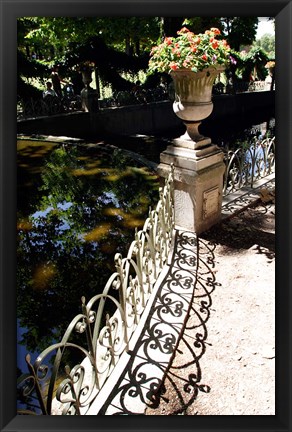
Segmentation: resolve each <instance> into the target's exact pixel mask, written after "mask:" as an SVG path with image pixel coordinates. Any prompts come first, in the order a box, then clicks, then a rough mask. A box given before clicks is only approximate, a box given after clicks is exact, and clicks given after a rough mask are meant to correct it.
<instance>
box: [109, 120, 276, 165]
mask: <svg viewBox="0 0 292 432" xmlns="http://www.w3.org/2000/svg"><path fill="white" fill-rule="evenodd" d="M185 130H186V128H185V126H184V125H183V124H182V126H181V127H179V128H176V129H173V130H171V131H170V132H169V134H165V133H164V134H163V136H160V135H155V136H147V135H135V136H132V137H128V136H127V137H126V136H125V137H121V136H118V137H116V136H115V137H112V138H110V137H107V138H106V141H107V142H109V143H111V144H114V145H116V146H118V147H120V148H124V149H127V150H131V151H133V152H137V153H139V154H140V155H143V156H145V157H146V158H148V159H149V160H151V161H154V162H155V163H159V157H160V153H161V152H162V151H164V150H165V149H166V147H167V146H168V145H169V144H170V142H171V140H172V139H173V138H177V137H179V136H180V135H182V134H184V132H185ZM199 131H200V132H201V133H202V134H203V135H205V136H207V137H210V138H211V139H212V142H213V143H214V144H217V145H218V146H219V147H225V148H226V147H228V148H233V149H234V148H236V147H238V146H240V145H242V144H243V143H244V142H248V141H251V140H252V139H253V137H259V136H266V135H271V136H273V135H275V118H274V117H273V116H271V115H267V114H265V113H258V114H257V115H256V114H254V116H253V117H252V118H249V117H246V118H245V119H244V120H243V119H238V118H228V119H224V120H220V121H217V122H214V121H213V122H212V123H208V122H207V121H206V122H202V124H201V125H200V127H199Z"/></svg>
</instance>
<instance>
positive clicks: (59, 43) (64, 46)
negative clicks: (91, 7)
mask: <svg viewBox="0 0 292 432" xmlns="http://www.w3.org/2000/svg"><path fill="white" fill-rule="evenodd" d="M257 24H258V18H257V17H188V18H185V17H114V18H112V17H21V18H18V51H19V53H18V56H19V59H20V61H19V64H18V93H19V94H22V95H26V94H27V93H29V92H30V91H31V92H32V94H34V91H33V90H32V88H31V87H29V86H28V84H27V82H24V78H27V77H28V76H29V77H45V76H47V77H48V76H49V69H50V68H51V67H52V65H53V64H54V63H59V64H61V65H64V66H65V67H64V70H63V71H62V72H63V76H65V75H64V73H65V74H66V73H68V74H69V73H70V72H71V71H72V67H73V66H74V64H75V65H76V64H78V62H80V61H83V60H90V61H94V63H95V65H96V68H97V71H98V76H99V78H100V79H101V80H102V81H103V83H105V84H111V85H112V87H113V89H116V90H124V89H127V88H129V87H130V85H131V83H130V81H129V80H128V79H125V74H124V73H126V72H127V73H129V72H130V73H132V74H136V73H137V72H138V71H139V70H145V71H147V66H148V60H149V54H150V51H151V48H152V47H153V46H154V45H156V44H157V43H159V42H160V41H161V39H162V38H163V37H165V36H172V35H173V36H174V35H176V32H177V31H178V30H179V29H180V28H181V27H182V26H183V25H187V26H188V28H190V30H192V31H194V32H195V33H199V32H202V31H204V30H206V29H207V28H210V27H218V28H219V29H220V30H221V32H222V35H223V37H224V38H226V39H227V40H228V42H229V44H230V46H231V48H232V49H233V50H235V51H239V49H240V47H241V46H242V45H251V44H252V42H253V41H254V40H255V36H256V29H257ZM25 60H26V61H25Z"/></svg>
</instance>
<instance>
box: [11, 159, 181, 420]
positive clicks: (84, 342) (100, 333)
mask: <svg viewBox="0 0 292 432" xmlns="http://www.w3.org/2000/svg"><path fill="white" fill-rule="evenodd" d="M173 238H174V205H173V167H172V169H171V172H170V174H169V177H168V178H167V179H166V181H165V185H164V188H163V189H162V188H161V189H160V199H159V202H158V204H157V207H156V209H155V210H150V211H149V217H148V218H147V219H146V221H145V223H144V227H143V229H142V230H140V231H136V233H135V240H134V241H133V242H132V244H131V245H130V248H129V251H128V254H127V256H126V257H125V258H123V257H122V256H121V254H116V256H115V266H116V272H115V273H113V274H112V276H111V277H110V278H109V280H108V282H107V284H106V286H105V287H104V289H103V291H102V293H100V294H97V295H96V296H94V297H93V298H91V299H90V300H89V301H88V302H87V303H86V299H85V297H82V299H81V301H82V312H81V313H80V314H79V315H77V316H76V317H75V318H74V319H73V320H72V321H71V323H70V324H69V326H68V327H67V330H66V332H65V334H64V336H63V338H62V340H61V341H60V342H59V343H55V344H53V345H51V346H50V347H48V348H47V349H45V350H44V351H43V352H42V353H40V354H39V355H38V357H37V358H36V360H35V361H34V362H32V361H31V356H30V355H29V354H27V356H26V363H27V366H28V373H27V374H24V375H22V376H21V377H20V378H19V379H18V396H19V400H20V401H22V406H24V407H25V408H24V409H19V412H18V413H19V414H23V415H24V414H43V415H54V414H62V415H84V414H85V413H86V412H87V410H88V409H89V407H90V405H91V403H92V402H93V400H94V399H95V398H96V396H97V395H98V393H99V391H100V390H101V388H102V387H103V385H104V383H105V382H106V380H107V378H108V377H109V375H110V374H111V373H112V371H113V370H114V368H115V367H116V365H117V363H118V361H119V358H120V356H121V355H122V353H123V352H124V351H125V350H127V349H128V342H129V340H130V339H131V337H132V335H133V333H134V331H135V329H136V327H137V325H138V323H139V321H140V318H141V316H142V314H143V311H144V308H145V305H146V303H147V300H148V299H149V297H150V296H151V293H152V289H153V287H154V284H155V282H156V280H157V278H158V275H159V274H160V272H161V271H162V269H163V267H164V265H165V263H166V260H167V258H168V255H169V252H170V248H171V244H172V241H173ZM110 311H112V314H111V312H110ZM73 359H74V360H73ZM35 401H37V407H36V406H35Z"/></svg>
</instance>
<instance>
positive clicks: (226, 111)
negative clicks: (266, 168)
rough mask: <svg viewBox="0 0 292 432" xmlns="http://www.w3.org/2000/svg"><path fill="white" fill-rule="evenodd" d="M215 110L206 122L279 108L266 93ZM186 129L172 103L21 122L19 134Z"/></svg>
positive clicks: (225, 98) (225, 99)
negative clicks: (183, 127) (182, 127)
mask: <svg viewBox="0 0 292 432" xmlns="http://www.w3.org/2000/svg"><path fill="white" fill-rule="evenodd" d="M213 103H214V109H213V112H212V114H211V115H210V117H209V118H208V119H207V120H206V121H208V123H209V122H212V121H214V120H220V119H223V118H224V119H225V118H227V117H228V116H239V117H240V116H243V115H248V114H249V113H252V112H253V111H258V110H261V109H263V110H264V109H265V110H266V109H267V108H269V107H271V108H273V107H274V106H275V92H274V91H273V92H271V91H262V92H250V93H239V94H236V95H224V94H223V95H219V96H214V97H213ZM181 125H182V122H181V120H180V119H179V118H178V117H177V116H176V115H175V114H174V112H173V110H172V103H171V102H170V101H163V102H156V103H150V104H145V105H132V106H123V107H112V108H105V109H101V110H100V111H98V112H96V113H87V112H75V113H70V114H61V115H54V116H47V117H39V118H34V119H29V120H19V121H18V122H17V133H19V134H30V135H31V134H44V135H65V136H71V137H76V138H85V139H86V138H93V137H98V136H101V135H103V134H108V133H110V134H119V135H134V134H143V135H154V134H157V133H163V132H165V131H170V130H171V129H175V128H178V127H180V126H181Z"/></svg>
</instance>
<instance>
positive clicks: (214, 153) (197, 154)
mask: <svg viewBox="0 0 292 432" xmlns="http://www.w3.org/2000/svg"><path fill="white" fill-rule="evenodd" d="M210 141H211V140H210V139H209V138H207V139H206V142H205V143H202V142H201V143H200V144H201V145H200V147H199V148H198V149H194V147H195V143H194V142H193V141H191V140H185V141H184V140H183V139H182V138H179V139H177V140H174V145H170V146H168V147H167V149H166V150H165V151H164V152H163V153H161V155H160V164H159V166H158V174H159V175H160V176H162V177H167V176H168V173H169V171H170V166H171V164H172V163H173V165H174V206H175V225H176V227H178V228H182V229H186V230H189V231H192V232H195V233H196V234H200V233H202V232H203V231H206V230H207V229H208V228H210V227H211V226H212V225H214V224H216V223H217V222H219V221H220V218H221V206H222V187H223V174H224V170H225V164H224V162H223V157H224V154H223V152H222V151H221V150H220V149H219V148H218V147H217V146H216V145H214V144H211V143H210ZM204 144H205V145H204ZM192 147H193V148H192Z"/></svg>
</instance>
